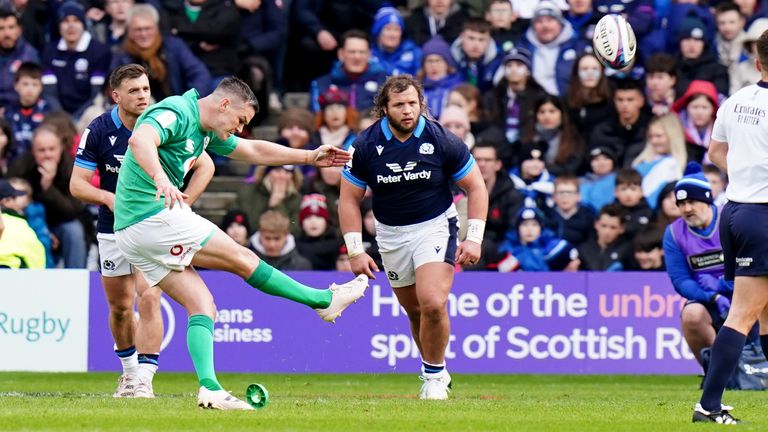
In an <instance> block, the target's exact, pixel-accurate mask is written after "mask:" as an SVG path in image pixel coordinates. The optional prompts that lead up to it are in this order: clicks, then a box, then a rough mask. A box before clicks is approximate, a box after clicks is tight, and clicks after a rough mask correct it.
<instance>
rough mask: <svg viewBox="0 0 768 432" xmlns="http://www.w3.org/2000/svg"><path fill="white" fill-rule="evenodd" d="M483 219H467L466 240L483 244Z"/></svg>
mask: <svg viewBox="0 0 768 432" xmlns="http://www.w3.org/2000/svg"><path fill="white" fill-rule="evenodd" d="M484 232H485V221H484V220H482V219H469V220H468V221H467V240H469V241H473V242H475V243H477V244H483V233H484Z"/></svg>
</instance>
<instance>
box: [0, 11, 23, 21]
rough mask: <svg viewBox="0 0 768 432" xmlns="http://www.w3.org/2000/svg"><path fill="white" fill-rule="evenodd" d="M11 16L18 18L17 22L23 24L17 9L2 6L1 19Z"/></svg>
mask: <svg viewBox="0 0 768 432" xmlns="http://www.w3.org/2000/svg"><path fill="white" fill-rule="evenodd" d="M10 17H14V18H16V24H21V22H20V21H19V14H18V13H16V11H15V10H13V9H11V8H8V7H2V8H0V19H3V20H4V19H6V18H10Z"/></svg>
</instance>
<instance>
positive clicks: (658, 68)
mask: <svg viewBox="0 0 768 432" xmlns="http://www.w3.org/2000/svg"><path fill="white" fill-rule="evenodd" d="M652 73H666V74H669V75H670V76H673V77H676V76H677V61H676V60H675V58H674V57H672V56H671V55H669V54H667V53H656V54H654V55H652V56H650V57H648V61H646V62H645V74H646V75H648V74H652Z"/></svg>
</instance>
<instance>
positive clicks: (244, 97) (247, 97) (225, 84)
mask: <svg viewBox="0 0 768 432" xmlns="http://www.w3.org/2000/svg"><path fill="white" fill-rule="evenodd" d="M213 92H214V93H225V94H227V95H230V96H235V97H237V98H240V100H241V101H243V103H246V104H248V105H250V106H252V107H253V110H254V112H259V101H258V100H256V95H254V94H253V90H251V88H250V87H248V84H246V83H245V81H243V80H241V79H240V78H237V77H227V78H224V79H223V80H222V81H221V82H220V83H219V85H217V86H216V90H214V91H213Z"/></svg>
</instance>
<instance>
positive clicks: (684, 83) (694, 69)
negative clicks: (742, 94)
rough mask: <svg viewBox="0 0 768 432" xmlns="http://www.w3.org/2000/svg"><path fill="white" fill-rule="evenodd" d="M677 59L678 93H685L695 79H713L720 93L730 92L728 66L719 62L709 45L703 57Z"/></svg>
mask: <svg viewBox="0 0 768 432" xmlns="http://www.w3.org/2000/svg"><path fill="white" fill-rule="evenodd" d="M677 61H678V66H677V83H676V84H675V91H676V92H677V94H678V95H682V94H685V90H686V89H688V86H689V85H690V84H691V81H693V80H704V81H711V82H712V84H714V85H715V88H717V92H718V93H720V94H723V95H727V94H728V92H729V86H730V80H729V77H728V68H726V67H725V66H723V65H721V64H720V63H718V61H717V59H716V58H715V56H714V55H713V54H712V52H711V51H710V50H709V48H708V47H705V48H704V52H703V53H702V54H701V57H699V58H697V59H688V60H683V59H682V58H681V57H678V59H677Z"/></svg>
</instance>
